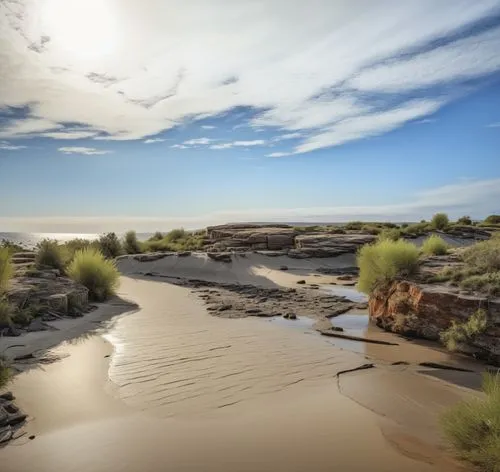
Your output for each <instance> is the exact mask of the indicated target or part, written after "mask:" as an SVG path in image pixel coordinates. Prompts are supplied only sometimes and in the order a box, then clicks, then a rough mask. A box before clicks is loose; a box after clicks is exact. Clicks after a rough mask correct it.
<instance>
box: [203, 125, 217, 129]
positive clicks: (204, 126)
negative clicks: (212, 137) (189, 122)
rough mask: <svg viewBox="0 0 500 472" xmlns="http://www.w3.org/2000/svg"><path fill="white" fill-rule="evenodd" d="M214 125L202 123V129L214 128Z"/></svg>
mask: <svg viewBox="0 0 500 472" xmlns="http://www.w3.org/2000/svg"><path fill="white" fill-rule="evenodd" d="M215 128H216V126H212V125H202V129H215Z"/></svg>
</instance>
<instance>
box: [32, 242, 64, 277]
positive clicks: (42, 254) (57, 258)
mask: <svg viewBox="0 0 500 472" xmlns="http://www.w3.org/2000/svg"><path fill="white" fill-rule="evenodd" d="M35 265H36V267H37V269H43V268H45V267H51V268H52V269H58V270H60V271H61V272H63V271H64V257H63V252H62V250H61V247H60V246H59V245H58V244H57V241H53V240H50V239H44V240H43V241H41V242H39V243H38V245H37V252H36V257H35Z"/></svg>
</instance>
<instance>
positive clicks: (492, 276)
mask: <svg viewBox="0 0 500 472" xmlns="http://www.w3.org/2000/svg"><path fill="white" fill-rule="evenodd" d="M460 287H461V288H463V289H464V290H470V291H473V292H482V293H486V294H487V295H489V296H491V297H498V296H500V272H488V273H486V274H480V275H470V276H469V277H465V278H464V279H463V280H462V281H461V283H460Z"/></svg>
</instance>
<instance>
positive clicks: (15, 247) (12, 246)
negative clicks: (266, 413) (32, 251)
mask: <svg viewBox="0 0 500 472" xmlns="http://www.w3.org/2000/svg"><path fill="white" fill-rule="evenodd" d="M2 248H6V249H8V251H9V254H10V255H13V254H16V253H17V252H24V251H26V249H25V248H24V247H22V246H21V245H19V244H16V243H13V242H12V241H9V240H8V239H2V241H1V242H0V249H2Z"/></svg>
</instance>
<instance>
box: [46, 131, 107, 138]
mask: <svg viewBox="0 0 500 472" xmlns="http://www.w3.org/2000/svg"><path fill="white" fill-rule="evenodd" d="M39 136H40V137H42V138H51V139H86V138H92V137H94V136H97V133H96V132H95V131H78V130H68V131H52V132H48V133H40V135H39Z"/></svg>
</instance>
